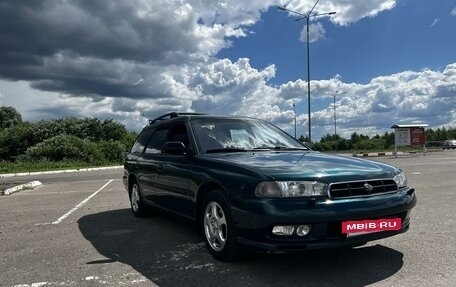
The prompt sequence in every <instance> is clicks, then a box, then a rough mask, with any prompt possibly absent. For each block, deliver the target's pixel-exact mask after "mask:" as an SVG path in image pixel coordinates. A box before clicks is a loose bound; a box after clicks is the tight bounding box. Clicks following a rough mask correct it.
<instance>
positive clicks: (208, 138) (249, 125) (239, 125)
mask: <svg viewBox="0 0 456 287" xmlns="http://www.w3.org/2000/svg"><path fill="white" fill-rule="evenodd" d="M191 125H192V129H193V131H194V132H195V135H196V140H197V144H198V147H199V149H200V150H201V151H202V153H214V152H241V151H249V150H270V149H274V150H287V149H288V150H308V149H307V148H306V147H305V146H304V145H303V144H301V143H300V142H298V141H297V140H295V139H294V138H293V137H291V136H290V135H288V134H287V133H285V132H284V131H282V130H280V129H279V128H277V127H276V126H274V125H272V124H269V123H267V122H265V121H262V120H257V119H250V118H238V119H211V118H206V119H193V120H192V121H191Z"/></svg>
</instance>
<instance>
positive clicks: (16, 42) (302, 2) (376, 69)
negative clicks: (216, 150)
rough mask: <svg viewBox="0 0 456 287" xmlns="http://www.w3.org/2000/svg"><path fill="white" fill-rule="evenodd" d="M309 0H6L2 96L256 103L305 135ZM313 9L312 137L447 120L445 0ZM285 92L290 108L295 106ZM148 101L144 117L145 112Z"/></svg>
mask: <svg viewBox="0 0 456 287" xmlns="http://www.w3.org/2000/svg"><path fill="white" fill-rule="evenodd" d="M314 3H315V0H291V1H289V0H283V1H282V0H277V1H272V0H250V1H241V0H223V1H213V0H188V1H183V0H166V1H165V0H129V1H108V0H106V1H103V0H97V1H91V0H72V1H64V0H40V1H26V0H24V1H21V0H10V1H8V0H3V1H1V2H0V39H1V40H0V105H6V106H12V107H14V108H16V109H17V110H18V111H19V112H20V113H21V114H22V116H23V118H24V119H25V120H28V121H35V120H40V119H53V118H60V117H67V116H75V117H97V118H100V119H105V118H113V119H115V120H118V121H120V122H122V123H123V124H125V125H126V126H127V127H128V128H129V129H134V130H140V129H141V128H142V127H143V126H144V125H145V124H146V123H147V118H146V117H149V118H153V117H156V116H159V115H161V114H163V113H166V112H169V111H186V112H202V113H210V114H222V115H243V116H254V117H260V118H263V119H266V120H268V121H271V122H273V123H275V124H277V125H278V126H280V127H281V128H283V129H285V130H286V131H288V132H289V133H290V134H294V114H295V113H294V110H295V111H296V115H297V126H298V135H301V134H303V135H307V128H308V121H307V118H308V111H307V56H306V45H307V43H306V33H305V31H306V30H305V25H306V21H305V20H301V21H295V19H296V15H293V14H290V13H287V12H284V11H281V10H279V9H277V6H283V7H286V8H288V9H291V10H295V11H298V12H300V13H303V14H306V13H307V12H308V11H309V10H310V9H311V8H312V6H313V5H314ZM332 11H335V12H336V14H335V15H332V16H330V17H314V18H311V21H310V41H309V44H310V67H311V73H310V76H311V116H312V122H311V123H312V139H313V140H318V139H319V138H320V137H321V136H322V135H325V134H328V133H330V134H332V133H334V108H333V107H334V106H333V100H334V98H333V95H334V94H336V92H337V94H336V113H337V132H338V134H340V135H341V136H344V137H349V136H350V134H351V133H353V132H354V131H357V132H358V133H364V134H368V135H375V134H376V133H383V132H385V131H390V126H392V125H393V124H399V123H427V124H429V125H430V126H431V127H433V128H436V127H441V126H456V37H455V30H456V2H455V1H454V0H439V1H429V0H370V1H365V0H320V1H319V3H318V5H317V6H316V7H315V9H314V12H315V13H326V12H332ZM293 104H294V105H295V108H293ZM143 115H145V116H146V117H144V116H143Z"/></svg>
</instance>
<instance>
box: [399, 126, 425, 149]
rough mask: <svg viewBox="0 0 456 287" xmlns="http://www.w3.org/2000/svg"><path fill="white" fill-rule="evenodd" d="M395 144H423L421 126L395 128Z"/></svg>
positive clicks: (422, 129) (423, 137) (423, 138)
mask: <svg viewBox="0 0 456 287" xmlns="http://www.w3.org/2000/svg"><path fill="white" fill-rule="evenodd" d="M395 143H396V146H407V145H424V144H425V136H424V128H423V127H410V128H396V129H395Z"/></svg>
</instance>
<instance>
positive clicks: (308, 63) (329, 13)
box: [278, 0, 336, 143]
mask: <svg viewBox="0 0 456 287" xmlns="http://www.w3.org/2000/svg"><path fill="white" fill-rule="evenodd" d="M318 1H320V0H317V2H315V4H314V6H313V7H312V9H310V11H309V12H307V14H302V13H299V12H296V11H293V10H290V9H287V8H285V7H281V6H279V7H278V9H280V10H283V11H288V12H290V13H294V14H297V15H299V16H300V17H299V18H297V19H296V20H295V21H299V20H302V19H306V31H307V111H308V122H309V142H310V143H312V131H311V130H312V128H311V123H310V121H311V116H310V47H309V19H310V18H313V17H319V16H325V15H334V14H336V12H328V13H318V14H312V12H313V10H314V9H315V6H317V4H318Z"/></svg>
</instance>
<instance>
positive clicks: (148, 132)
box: [131, 129, 154, 153]
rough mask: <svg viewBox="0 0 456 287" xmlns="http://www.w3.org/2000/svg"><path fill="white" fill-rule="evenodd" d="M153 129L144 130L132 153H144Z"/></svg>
mask: <svg viewBox="0 0 456 287" xmlns="http://www.w3.org/2000/svg"><path fill="white" fill-rule="evenodd" d="M153 131H154V130H153V129H148V130H143V131H142V132H141V134H140V135H139V136H138V138H137V139H136V142H135V144H134V145H133V147H132V148H131V153H142V152H143V150H144V148H145V147H146V145H147V142H148V141H149V138H150V135H151V134H152V132H153Z"/></svg>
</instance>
